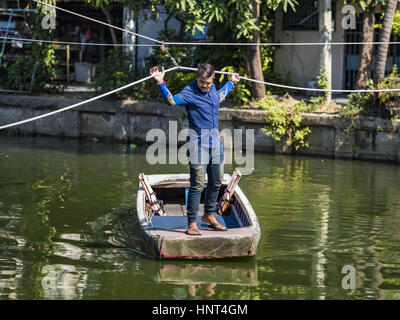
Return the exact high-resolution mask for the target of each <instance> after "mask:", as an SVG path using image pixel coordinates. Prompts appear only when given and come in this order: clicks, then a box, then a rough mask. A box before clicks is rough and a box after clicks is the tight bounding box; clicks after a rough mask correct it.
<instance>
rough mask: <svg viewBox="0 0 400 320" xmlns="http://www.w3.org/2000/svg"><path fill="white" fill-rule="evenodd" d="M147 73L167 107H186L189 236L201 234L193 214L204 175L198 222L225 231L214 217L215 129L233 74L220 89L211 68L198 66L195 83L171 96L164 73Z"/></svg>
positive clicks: (219, 170) (218, 157)
mask: <svg viewBox="0 0 400 320" xmlns="http://www.w3.org/2000/svg"><path fill="white" fill-rule="evenodd" d="M150 74H151V75H154V79H155V80H156V81H157V84H158V87H159V89H160V92H161V95H162V97H163V99H164V101H165V102H166V103H167V104H169V105H171V106H174V105H180V106H184V107H185V108H186V111H187V113H188V118H189V136H188V138H189V141H190V142H189V145H190V146H189V151H188V155H189V167H190V188H189V194H188V205H187V216H188V230H187V231H186V233H187V234H189V235H201V232H200V231H199V229H198V228H197V222H196V221H197V212H198V211H199V204H200V198H201V194H202V191H203V188H204V176H205V173H207V176H208V182H207V189H206V193H205V197H204V214H203V217H202V219H201V220H202V221H203V222H205V223H207V224H208V226H209V227H210V228H212V229H213V230H218V231H226V227H225V226H223V225H221V224H219V223H218V222H217V220H216V219H215V217H214V215H213V214H214V213H215V211H216V204H217V198H218V194H219V188H220V186H221V181H222V179H223V161H224V150H223V144H222V142H221V137H220V135H219V130H218V115H219V104H220V103H221V102H222V101H224V100H225V98H226V96H227V95H228V94H229V92H230V91H231V90H232V88H233V87H234V85H235V84H236V83H237V82H238V81H239V80H240V76H239V74H237V73H235V74H233V75H232V76H231V80H230V81H228V82H227V83H226V84H225V85H224V86H223V87H222V88H221V89H220V90H216V88H215V84H214V83H213V81H214V78H215V71H214V67H213V66H212V65H210V64H207V63H203V64H200V65H199V67H198V71H197V75H196V80H194V81H192V82H191V83H190V84H189V85H187V86H186V87H185V88H184V89H183V90H182V91H181V92H179V93H178V94H176V95H172V94H171V92H170V91H169V90H168V87H167V84H166V83H165V81H164V76H165V70H164V67H163V68H162V70H161V72H160V71H159V70H158V67H153V68H152V69H151V70H150Z"/></svg>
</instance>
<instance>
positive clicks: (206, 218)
mask: <svg viewBox="0 0 400 320" xmlns="http://www.w3.org/2000/svg"><path fill="white" fill-rule="evenodd" d="M201 221H203V222H205V223H206V227H208V228H211V229H213V230H216V231H226V230H227V229H226V227H225V226H223V225H222V224H220V223H219V222H218V221H217V219H215V217H214V215H213V214H204V215H203V217H202V218H201Z"/></svg>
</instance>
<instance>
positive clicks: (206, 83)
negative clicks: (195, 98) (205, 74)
mask: <svg viewBox="0 0 400 320" xmlns="http://www.w3.org/2000/svg"><path fill="white" fill-rule="evenodd" d="M196 81H197V85H198V86H199V88H200V90H201V91H202V92H208V90H210V88H211V85H212V83H213V81H214V75H213V76H212V77H210V78H197V79H196Z"/></svg>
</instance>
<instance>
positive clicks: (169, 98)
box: [150, 67, 183, 106]
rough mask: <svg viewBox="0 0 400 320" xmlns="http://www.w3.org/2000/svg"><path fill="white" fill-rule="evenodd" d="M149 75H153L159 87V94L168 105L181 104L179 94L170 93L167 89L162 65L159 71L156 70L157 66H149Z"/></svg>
mask: <svg viewBox="0 0 400 320" xmlns="http://www.w3.org/2000/svg"><path fill="white" fill-rule="evenodd" d="M150 75H155V76H154V79H155V80H156V81H157V85H158V88H159V89H160V92H161V96H162V98H163V99H164V101H165V102H166V103H167V104H168V105H170V106H175V105H178V106H179V105H183V102H182V100H181V98H180V97H179V95H177V94H176V95H172V93H171V92H170V91H169V89H168V87H167V84H166V83H165V81H164V76H165V70H164V67H162V69H161V72H160V71H159V70H158V67H153V68H151V70H150Z"/></svg>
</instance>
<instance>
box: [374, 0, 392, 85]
mask: <svg viewBox="0 0 400 320" xmlns="http://www.w3.org/2000/svg"><path fill="white" fill-rule="evenodd" d="M396 7H397V0H386V9H385V16H384V18H383V22H382V29H381V32H380V35H379V42H389V40H390V35H391V33H392V26H393V20H394V14H395V11H396ZM388 49H389V45H388V44H387V43H386V44H379V47H378V52H377V57H376V67H375V77H374V82H375V83H378V82H379V81H381V80H382V79H383V78H384V77H385V68H386V59H387V54H388Z"/></svg>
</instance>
